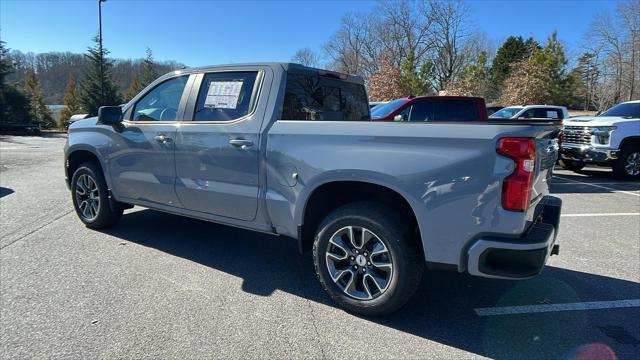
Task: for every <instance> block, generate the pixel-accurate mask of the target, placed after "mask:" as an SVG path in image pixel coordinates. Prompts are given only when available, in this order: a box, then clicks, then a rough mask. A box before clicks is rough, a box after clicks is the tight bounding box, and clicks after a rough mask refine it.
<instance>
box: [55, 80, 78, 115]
mask: <svg viewBox="0 0 640 360" xmlns="http://www.w3.org/2000/svg"><path fill="white" fill-rule="evenodd" d="M64 105H65V106H66V107H65V108H64V109H63V110H62V112H61V113H60V123H61V124H62V125H64V127H68V126H69V119H70V118H71V116H72V115H74V114H76V113H77V112H78V111H80V104H79V101H78V96H77V91H76V79H75V78H74V77H73V74H71V75H69V79H68V80H67V88H66V91H65V93H64Z"/></svg>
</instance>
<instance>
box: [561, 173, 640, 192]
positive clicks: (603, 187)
mask: <svg viewBox="0 0 640 360" xmlns="http://www.w3.org/2000/svg"><path fill="white" fill-rule="evenodd" d="M556 178H558V179H562V180H566V181H571V182H574V183H579V184H584V185H588V186H593V187H597V188H600V189H605V190H609V191H611V192H616V193H621V194H627V195H633V196H640V194H636V193H633V192H630V191H624V190H618V189H614V188H611V187H608V186H602V185H594V184H590V183H586V182H582V181H578V180H573V179H567V178H564V177H562V176H558V175H556Z"/></svg>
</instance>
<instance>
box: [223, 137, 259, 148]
mask: <svg viewBox="0 0 640 360" xmlns="http://www.w3.org/2000/svg"><path fill="white" fill-rule="evenodd" d="M229 144H231V145H233V146H236V147H239V148H241V149H246V148H248V147H251V146H253V141H251V140H245V139H231V140H229Z"/></svg>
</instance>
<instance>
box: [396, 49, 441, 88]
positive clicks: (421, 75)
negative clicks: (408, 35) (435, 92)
mask: <svg viewBox="0 0 640 360" xmlns="http://www.w3.org/2000/svg"><path fill="white" fill-rule="evenodd" d="M415 53H416V52H415V48H413V47H410V48H409V51H408V52H407V57H406V58H405V59H404V60H403V61H402V64H401V65H400V77H401V79H402V82H403V84H404V85H405V86H406V87H407V88H408V91H409V92H410V95H416V96H421V95H429V94H431V85H430V83H429V75H431V73H432V70H433V65H432V63H431V62H427V63H425V64H423V65H421V66H418V64H417V60H416V56H415Z"/></svg>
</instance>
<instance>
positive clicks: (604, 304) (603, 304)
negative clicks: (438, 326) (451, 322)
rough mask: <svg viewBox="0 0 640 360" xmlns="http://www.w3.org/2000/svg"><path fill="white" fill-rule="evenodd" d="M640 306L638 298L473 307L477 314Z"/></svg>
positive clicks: (530, 312)
mask: <svg viewBox="0 0 640 360" xmlns="http://www.w3.org/2000/svg"><path fill="white" fill-rule="evenodd" d="M629 307H640V299H629V300H615V301H593V302H580V303H566V304H542V305H522V306H502V307H487V308H477V309H474V310H475V311H476V314H477V315H478V316H495V315H517V314H536V313H547V312H558V311H578V310H600V309H619V308H629Z"/></svg>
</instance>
